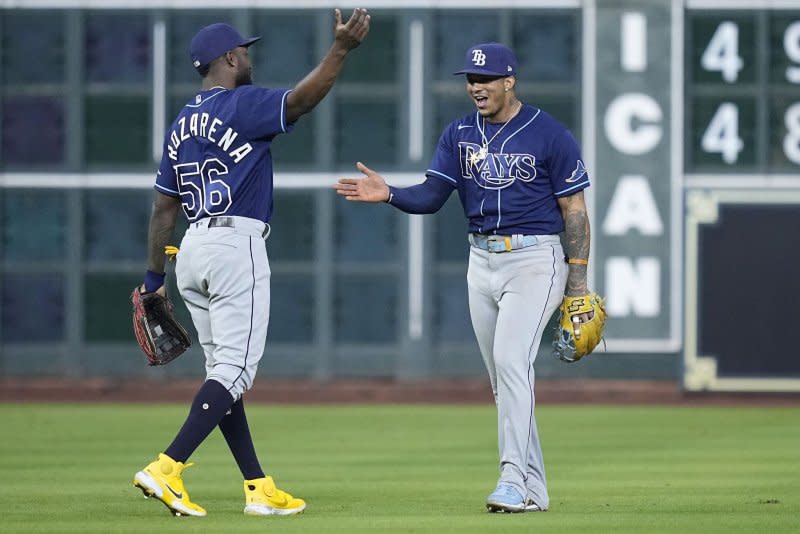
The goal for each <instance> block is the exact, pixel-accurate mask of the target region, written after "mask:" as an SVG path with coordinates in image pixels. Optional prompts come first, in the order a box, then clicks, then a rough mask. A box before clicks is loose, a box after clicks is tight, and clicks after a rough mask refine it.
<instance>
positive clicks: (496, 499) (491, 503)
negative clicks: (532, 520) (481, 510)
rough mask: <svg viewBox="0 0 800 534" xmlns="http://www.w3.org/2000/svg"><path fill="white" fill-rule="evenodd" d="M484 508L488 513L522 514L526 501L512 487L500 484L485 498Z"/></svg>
mask: <svg viewBox="0 0 800 534" xmlns="http://www.w3.org/2000/svg"><path fill="white" fill-rule="evenodd" d="M486 508H487V509H488V510H489V511H490V512H511V513H516V512H524V511H525V508H526V499H525V498H523V497H522V495H520V494H519V492H518V491H517V490H516V489H514V486H512V485H510V484H503V483H502V482H501V483H500V484H498V485H497V487H496V488H495V490H494V491H493V492H492V494H491V495H489V497H487V498H486ZM537 509H538V507H537ZM531 511H533V510H531Z"/></svg>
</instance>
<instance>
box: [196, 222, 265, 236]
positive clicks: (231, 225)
mask: <svg viewBox="0 0 800 534" xmlns="http://www.w3.org/2000/svg"><path fill="white" fill-rule="evenodd" d="M206 221H207V222H206ZM192 226H194V227H195V228H200V227H202V226H206V227H208V228H236V219H235V218H234V217H208V218H207V219H201V220H199V221H197V222H194V223H192ZM271 232H272V227H271V226H270V225H269V223H264V232H263V233H262V234H261V237H263V238H264V239H266V238H268V237H269V234H270V233H271Z"/></svg>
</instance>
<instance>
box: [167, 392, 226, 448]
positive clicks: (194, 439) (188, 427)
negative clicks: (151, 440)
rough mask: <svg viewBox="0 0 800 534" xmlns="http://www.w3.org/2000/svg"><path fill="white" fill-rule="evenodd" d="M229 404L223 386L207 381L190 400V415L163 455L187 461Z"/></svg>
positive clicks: (217, 422)
mask: <svg viewBox="0 0 800 534" xmlns="http://www.w3.org/2000/svg"><path fill="white" fill-rule="evenodd" d="M232 404H233V397H232V396H231V394H230V393H229V392H228V390H227V389H226V388H225V386H223V385H222V384H220V383H219V382H217V381H216V380H206V382H205V383H204V384H203V385H202V386H201V387H200V391H198V392H197V395H195V397H194V401H192V407H191V408H190V409H189V416H188V417H187V418H186V421H185V422H184V423H183V426H182V427H181V429H180V430H179V431H178V435H177V436H175V439H174V440H173V441H172V443H171V444H170V446H169V447H167V450H166V451H164V454H166V455H167V456H169V457H170V458H172V459H173V460H175V461H176V462H186V460H188V459H189V456H191V455H192V453H193V452H194V451H195V449H197V447H199V446H200V444H201V443H202V442H203V440H204V439H206V437H208V435H209V434H210V433H211V431H212V430H214V427H215V426H217V425H218V424H219V422H220V420H221V419H222V418H223V416H224V415H225V412H227V411H228V409H229V408H230V407H231V405H232Z"/></svg>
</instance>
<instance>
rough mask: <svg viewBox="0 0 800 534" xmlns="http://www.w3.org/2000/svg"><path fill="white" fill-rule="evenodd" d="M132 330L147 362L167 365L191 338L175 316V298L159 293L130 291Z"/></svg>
mask: <svg viewBox="0 0 800 534" xmlns="http://www.w3.org/2000/svg"><path fill="white" fill-rule="evenodd" d="M131 302H132V303H133V332H134V333H135V334H136V341H137V342H138V343H139V346H140V347H141V348H142V352H144V355H145V357H146V358H147V365H166V364H168V363H169V362H171V361H172V360H174V359H175V358H177V357H178V356H180V355H181V354H183V353H184V351H186V349H188V348H189V347H190V346H191V345H192V340H191V339H189V334H187V333H186V329H185V328H183V326H181V324H180V323H178V321H176V320H175V318H174V317H173V316H172V302H171V301H170V300H169V298H167V297H162V296H161V295H159V294H158V293H141V292H140V291H139V288H138V287H136V288H134V290H133V293H131Z"/></svg>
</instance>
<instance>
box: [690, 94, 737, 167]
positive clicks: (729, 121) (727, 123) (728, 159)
mask: <svg viewBox="0 0 800 534" xmlns="http://www.w3.org/2000/svg"><path fill="white" fill-rule="evenodd" d="M700 145H701V146H702V147H703V150H705V151H706V152H718V153H720V154H722V160H723V161H724V162H725V163H728V164H729V165H732V164H734V163H736V159H737V158H738V157H739V152H741V151H742V149H743V148H744V142H743V141H742V139H741V137H739V108H738V107H736V104H732V103H730V102H723V103H722V104H720V106H719V108H717V112H716V113H715V114H714V117H713V118H712V119H711V122H710V123H709V124H708V128H706V131H705V132H704V133H703V138H702V139H701V140H700Z"/></svg>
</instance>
